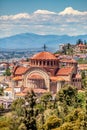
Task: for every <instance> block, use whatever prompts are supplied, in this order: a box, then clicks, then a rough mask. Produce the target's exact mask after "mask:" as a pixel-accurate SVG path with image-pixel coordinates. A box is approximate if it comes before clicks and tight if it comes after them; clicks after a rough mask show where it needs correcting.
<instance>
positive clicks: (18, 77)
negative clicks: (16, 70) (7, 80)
mask: <svg viewBox="0 0 87 130" xmlns="http://www.w3.org/2000/svg"><path fill="white" fill-rule="evenodd" d="M12 79H13V80H15V81H18V80H22V76H15V77H13V78H12Z"/></svg>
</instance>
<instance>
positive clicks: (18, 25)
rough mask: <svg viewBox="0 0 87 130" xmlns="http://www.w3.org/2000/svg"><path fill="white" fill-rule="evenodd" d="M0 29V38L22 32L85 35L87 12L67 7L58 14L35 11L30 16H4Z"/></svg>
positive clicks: (1, 19)
mask: <svg viewBox="0 0 87 130" xmlns="http://www.w3.org/2000/svg"><path fill="white" fill-rule="evenodd" d="M0 28H1V29H0V37H5V36H9V35H15V34H17V33H24V32H33V33H39V34H41V33H42V34H59V35H62V34H67V35H80V34H87V12H80V11H78V10H74V9H73V8H72V7H67V8H66V9H65V10H64V11H62V12H59V13H55V12H51V11H48V10H37V11H35V12H34V13H32V14H28V13H20V14H16V15H5V16H0ZM8 30H9V31H8ZM8 32H10V33H8Z"/></svg>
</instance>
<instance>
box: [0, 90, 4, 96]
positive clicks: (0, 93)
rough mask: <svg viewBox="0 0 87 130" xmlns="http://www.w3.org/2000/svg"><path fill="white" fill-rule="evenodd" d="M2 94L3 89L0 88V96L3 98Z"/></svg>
mask: <svg viewBox="0 0 87 130" xmlns="http://www.w3.org/2000/svg"><path fill="white" fill-rule="evenodd" d="M3 94H4V90H3V88H0V96H3Z"/></svg>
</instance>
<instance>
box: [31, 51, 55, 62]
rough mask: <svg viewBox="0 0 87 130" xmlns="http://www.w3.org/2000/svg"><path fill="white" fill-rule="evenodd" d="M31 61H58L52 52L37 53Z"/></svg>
mask: <svg viewBox="0 0 87 130" xmlns="http://www.w3.org/2000/svg"><path fill="white" fill-rule="evenodd" d="M31 59H36V60H39V59H41V60H57V58H56V57H55V55H53V54H52V53H50V52H45V51H44V52H40V53H37V54H36V55H34V56H33V57H32V58H31Z"/></svg>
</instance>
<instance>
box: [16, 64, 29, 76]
mask: <svg viewBox="0 0 87 130" xmlns="http://www.w3.org/2000/svg"><path fill="white" fill-rule="evenodd" d="M27 69H28V68H27V67H24V66H19V67H17V68H16V70H15V75H17V74H18V75H21V74H23V73H25V72H26V71H27Z"/></svg>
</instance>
